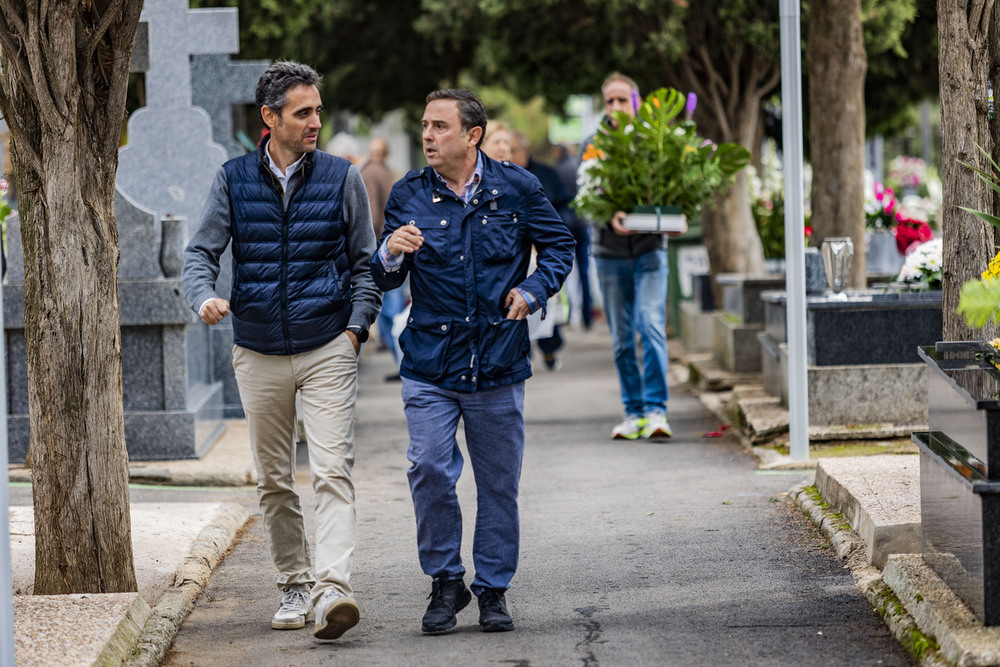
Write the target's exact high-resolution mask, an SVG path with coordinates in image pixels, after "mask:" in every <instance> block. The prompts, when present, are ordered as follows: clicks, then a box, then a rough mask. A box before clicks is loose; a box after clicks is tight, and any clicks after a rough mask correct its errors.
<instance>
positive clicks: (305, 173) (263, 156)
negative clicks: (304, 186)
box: [257, 134, 315, 181]
mask: <svg viewBox="0 0 1000 667" xmlns="http://www.w3.org/2000/svg"><path fill="white" fill-rule="evenodd" d="M269 141H271V135H270V134H268V135H267V136H266V137H264V138H263V139H261V141H260V145H258V146H257V165H258V167H259V168H260V170H261V171H262V172H264V173H265V174H268V175H270V176H271V177H272V178H277V177H276V176H274V174H273V173H271V166H270V165H269V164H268V157H267V144H268V142H269ZM313 153H315V151H310V152H308V153H306V154H305V156H304V157H305V159H304V160H303V161H302V166H301V167H300V169H301V171H302V180H303V181H306V180H307V179H308V178H309V174H310V173H311V172H312V167H313V157H314V156H313Z"/></svg>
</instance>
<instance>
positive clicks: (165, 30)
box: [117, 0, 239, 238]
mask: <svg viewBox="0 0 1000 667" xmlns="http://www.w3.org/2000/svg"><path fill="white" fill-rule="evenodd" d="M139 20H140V23H145V24H146V26H147V28H146V31H147V35H148V44H149V48H148V61H149V62H148V66H147V68H146V71H145V75H146V106H144V107H143V108H141V109H139V110H137V111H136V112H135V113H133V114H132V115H131V117H130V118H129V120H128V144H126V145H125V146H123V147H122V149H121V151H120V152H119V156H118V178H117V185H118V188H119V189H120V190H121V191H122V192H124V193H125V194H126V195H128V196H129V197H130V198H131V199H132V200H133V201H135V202H137V203H138V204H140V205H141V206H143V207H145V208H148V209H150V210H152V211H153V213H154V214H155V215H156V217H157V218H164V217H167V216H168V215H172V216H174V217H177V218H186V219H187V221H188V230H187V236H188V238H190V237H191V236H192V235H193V234H194V231H195V230H196V229H197V225H198V221H199V220H200V219H201V209H202V207H203V206H204V204H205V199H206V198H207V197H208V192H209V190H210V189H211V186H212V179H213V178H214V177H215V173H216V171H218V169H219V167H220V166H221V165H222V163H223V162H225V161H226V160H227V159H228V153H227V152H226V149H225V148H224V147H223V146H221V145H219V144H217V143H215V141H214V140H213V138H212V120H211V118H209V115H208V113H207V112H206V111H205V110H204V109H201V108H198V107H195V106H192V103H191V100H192V97H191V93H192V86H191V60H190V57H191V56H192V55H194V54H204V53H223V54H227V53H230V54H231V53H236V52H238V50H239V25H238V22H237V13H236V10H235V9H228V8H212V9H195V10H191V9H188V2H187V0H149V1H147V2H146V3H145V6H144V8H143V10H142V15H141V16H140V17H139ZM140 57H141V55H140ZM138 64H139V63H138V59H137V60H136V61H133V63H132V66H133V68H134V67H136V66H137V65H138Z"/></svg>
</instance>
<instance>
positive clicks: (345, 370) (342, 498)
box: [233, 334, 358, 603]
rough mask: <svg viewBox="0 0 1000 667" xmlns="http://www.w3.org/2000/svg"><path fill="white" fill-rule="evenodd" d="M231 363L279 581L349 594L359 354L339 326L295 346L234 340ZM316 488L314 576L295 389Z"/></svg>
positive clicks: (318, 592) (283, 584)
mask: <svg viewBox="0 0 1000 667" xmlns="http://www.w3.org/2000/svg"><path fill="white" fill-rule="evenodd" d="M233 369H234V370H235V371H236V382H237V384H238V385H239V390H240V399H241V400H242V402H243V409H244V411H245V412H246V417H247V425H248V427H249V430H250V443H251V448H252V449H253V455H254V463H255V464H256V466H257V495H258V497H259V499H260V509H261V514H262V515H263V519H264V532H265V534H266V535H267V542H268V545H269V547H270V549H271V557H272V559H273V560H274V565H275V567H277V568H278V580H277V584H278V587H279V588H281V589H284V588H287V587H288V586H292V585H296V584H300V585H306V586H309V585H312V586H313V588H312V598H313V602H314V603H315V602H316V601H317V600H319V597H320V596H321V595H322V594H323V592H324V591H326V590H328V589H330V588H335V589H338V590H340V591H341V592H343V593H344V594H346V595H351V593H352V591H351V584H350V578H351V563H352V560H353V556H354V543H355V523H356V518H355V513H354V483H353V482H352V481H351V469H352V467H353V466H354V424H355V399H356V398H357V379H358V372H357V371H358V355H357V353H356V352H355V351H354V345H353V344H352V343H351V340H350V338H348V337H347V336H345V335H343V334H341V335H339V336H337V337H336V338H334V339H333V340H332V341H330V342H329V343H327V344H326V345H324V346H322V347H320V348H317V349H315V350H310V351H309V352H302V353H300V354H293V355H290V356H287V355H270V354H260V353H258V352H254V351H253V350H248V349H246V348H243V347H239V346H234V347H233ZM296 391H298V392H299V394H300V397H301V402H302V420H303V423H304V426H305V434H306V442H307V445H308V448H309V468H310V471H311V474H312V484H313V490H314V491H315V493H316V505H315V510H316V558H315V572H316V576H315V577H313V575H312V574H311V573H310V562H309V545H308V541H307V538H306V533H305V525H304V523H303V520H302V507H301V504H300V502H299V495H298V493H296V491H295V393H296Z"/></svg>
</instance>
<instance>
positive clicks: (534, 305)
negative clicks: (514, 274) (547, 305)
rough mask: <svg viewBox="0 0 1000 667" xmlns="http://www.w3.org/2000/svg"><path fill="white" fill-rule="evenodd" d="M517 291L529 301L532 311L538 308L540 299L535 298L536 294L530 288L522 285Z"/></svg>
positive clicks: (529, 307)
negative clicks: (524, 287)
mask: <svg viewBox="0 0 1000 667" xmlns="http://www.w3.org/2000/svg"><path fill="white" fill-rule="evenodd" d="M517 291H518V293H519V294H520V295H521V296H522V297H523V298H524V300H525V301H526V302H527V303H528V309H529V310H530V311H531V312H532V313H533V312H535V311H536V310H538V306H539V301H538V299H536V298H535V295H534V294H532V293H531V292H529V291H528V290H525V289H521V288H520V287H518V288H517Z"/></svg>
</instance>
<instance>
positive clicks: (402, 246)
mask: <svg viewBox="0 0 1000 667" xmlns="http://www.w3.org/2000/svg"><path fill="white" fill-rule="evenodd" d="M423 244H424V237H423V235H422V234H421V233H420V228H418V227H417V226H416V225H403V226H402V227H400V228H399V229H397V230H396V231H394V232H393V233H392V235H391V236H390V237H389V239H388V240H387V241H386V244H385V247H386V249H387V250H388V251H389V254H390V255H392V256H393V257H398V256H399V254H400V253H404V252H416V251H417V250H419V249H420V246H422V245H423Z"/></svg>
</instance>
